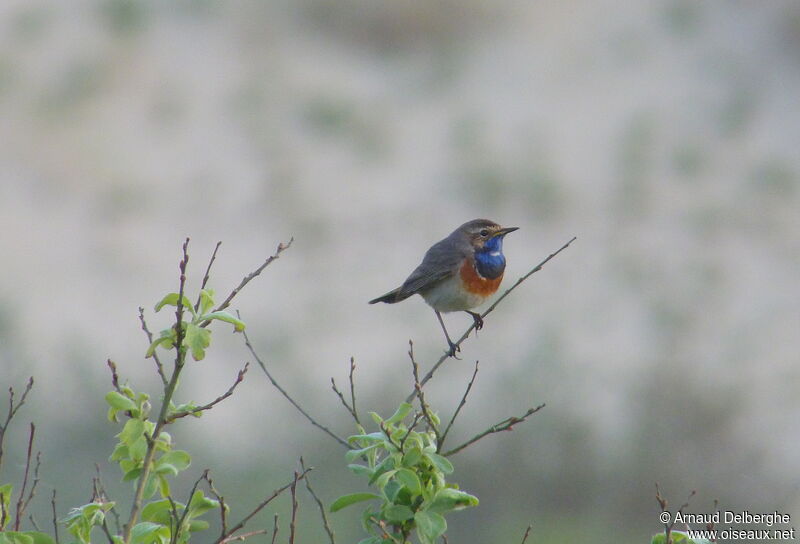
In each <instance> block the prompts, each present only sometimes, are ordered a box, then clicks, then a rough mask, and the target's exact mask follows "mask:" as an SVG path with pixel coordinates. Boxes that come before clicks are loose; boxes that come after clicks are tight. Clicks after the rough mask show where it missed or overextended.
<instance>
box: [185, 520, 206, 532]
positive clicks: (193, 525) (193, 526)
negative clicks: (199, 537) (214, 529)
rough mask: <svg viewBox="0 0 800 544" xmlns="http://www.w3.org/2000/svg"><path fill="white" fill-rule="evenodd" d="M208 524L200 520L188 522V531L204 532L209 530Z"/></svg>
mask: <svg viewBox="0 0 800 544" xmlns="http://www.w3.org/2000/svg"><path fill="white" fill-rule="evenodd" d="M209 526H210V525H209V523H208V522H207V521H205V520H202V519H193V520H192V521H190V522H189V531H190V532H192V533H197V532H199V531H205V530H206V529H208V528H209Z"/></svg>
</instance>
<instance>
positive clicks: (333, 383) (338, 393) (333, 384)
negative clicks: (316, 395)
mask: <svg viewBox="0 0 800 544" xmlns="http://www.w3.org/2000/svg"><path fill="white" fill-rule="evenodd" d="M331 389H333V392H334V393H336V396H337V397H339V400H340V401H341V402H342V406H344V408H345V410H347V411H348V412H349V413H350V415H351V416H353V419H354V420H355V422H356V423H357V424H358V425H361V422H360V421H358V415H357V414H356V411H355V410H353V407H352V406H350V405H349V404H347V401H346V400H345V399H344V395H343V394H342V392H341V391H339V388H338V387H336V380H335V379H333V377H331Z"/></svg>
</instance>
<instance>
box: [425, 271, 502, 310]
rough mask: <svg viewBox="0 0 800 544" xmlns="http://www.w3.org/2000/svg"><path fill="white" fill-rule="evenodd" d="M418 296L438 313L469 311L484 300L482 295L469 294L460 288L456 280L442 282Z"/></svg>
mask: <svg viewBox="0 0 800 544" xmlns="http://www.w3.org/2000/svg"><path fill="white" fill-rule="evenodd" d="M420 294H421V295H422V298H424V299H425V302H427V303H428V305H429V306H430V307H432V308H433V309H434V310H438V311H440V312H458V311H463V310H469V309H471V308H474V307H475V306H479V305H480V304H482V303H483V301H484V300H486V297H484V296H482V295H477V294H471V293H468V292H467V291H466V290H464V289H463V288H461V286H460V281H459V279H458V278H453V279H452V280H448V281H444V282H442V283H440V284H439V285H437V286H435V287H433V288H432V289H429V290H427V291H425V292H424V293H420Z"/></svg>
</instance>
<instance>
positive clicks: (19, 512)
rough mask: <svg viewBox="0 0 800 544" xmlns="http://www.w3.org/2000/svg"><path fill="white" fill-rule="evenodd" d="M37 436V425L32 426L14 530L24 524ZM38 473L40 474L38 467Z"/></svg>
mask: <svg viewBox="0 0 800 544" xmlns="http://www.w3.org/2000/svg"><path fill="white" fill-rule="evenodd" d="M35 435H36V425H34V424H33V423H31V424H30V432H29V433H28V454H27V455H26V456H25V475H24V476H23V477H22V488H21V489H20V490H19V498H18V499H17V515H16V517H15V518H14V530H15V531H19V524H20V523H21V522H22V516H23V514H24V513H25V504H27V503H26V502H25V487H27V485H28V474H29V473H30V469H31V455H32V453H33V438H34V436H35ZM37 458H38V456H37ZM36 472H39V470H38V467H37V470H36Z"/></svg>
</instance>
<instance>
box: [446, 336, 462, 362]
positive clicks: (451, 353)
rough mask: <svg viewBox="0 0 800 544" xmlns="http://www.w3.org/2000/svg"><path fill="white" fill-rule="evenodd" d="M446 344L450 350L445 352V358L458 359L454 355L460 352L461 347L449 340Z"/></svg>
mask: <svg viewBox="0 0 800 544" xmlns="http://www.w3.org/2000/svg"><path fill="white" fill-rule="evenodd" d="M447 343H448V344H450V349H449V350H448V351H447V356H448V357H452V358H453V359H458V357H456V353H458V352H459V351H461V346H459V345H458V344H454V343H453V342H450V341H449V340H448V341H447Z"/></svg>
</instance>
